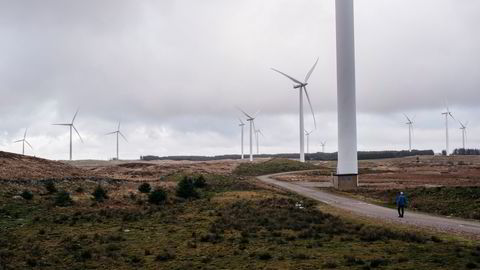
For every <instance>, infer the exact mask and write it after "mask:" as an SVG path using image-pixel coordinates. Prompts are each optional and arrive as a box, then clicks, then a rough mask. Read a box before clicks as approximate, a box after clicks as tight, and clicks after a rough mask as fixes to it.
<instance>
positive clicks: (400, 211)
mask: <svg viewBox="0 0 480 270" xmlns="http://www.w3.org/2000/svg"><path fill="white" fill-rule="evenodd" d="M404 213H405V207H404V206H399V207H398V216H399V217H403V214H404Z"/></svg>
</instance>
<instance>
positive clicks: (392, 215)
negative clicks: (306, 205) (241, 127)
mask: <svg viewBox="0 0 480 270" xmlns="http://www.w3.org/2000/svg"><path fill="white" fill-rule="evenodd" d="M291 173H298V172H290V173H280V174H272V175H264V176H259V177H258V179H259V180H260V181H262V182H265V183H267V184H269V185H273V186H276V187H280V188H283V189H287V190H289V191H292V192H295V193H298V194H300V195H302V196H305V197H308V198H311V199H314V200H317V201H320V202H323V203H326V204H329V205H331V206H334V207H338V208H340V209H344V210H347V211H350V212H353V213H355V214H359V215H362V216H366V217H370V218H376V219H382V220H385V221H390V222H396V223H400V224H407V225H411V226H416V227H423V228H430V229H435V230H439V231H443V232H453V233H462V234H469V235H474V236H476V237H478V236H480V222H475V221H469V220H462V219H457V218H448V217H439V216H432V215H428V214H422V213H418V212H414V213H413V212H410V211H408V209H407V210H406V212H405V217H404V218H399V217H398V214H397V211H396V209H391V208H386V207H382V206H378V205H373V204H369V203H366V202H363V201H359V200H355V199H351V198H346V197H342V196H338V195H335V194H331V193H328V192H324V191H321V190H318V189H317V188H316V187H315V186H313V187H310V186H308V185H305V184H304V183H303V184H302V183H295V182H285V181H278V180H275V179H274V178H275V177H278V176H282V175H287V174H291Z"/></svg>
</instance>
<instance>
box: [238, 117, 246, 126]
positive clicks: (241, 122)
mask: <svg viewBox="0 0 480 270" xmlns="http://www.w3.org/2000/svg"><path fill="white" fill-rule="evenodd" d="M238 121H240V126H244V125H245V123H243V121H242V119H240V117H239V118H238Z"/></svg>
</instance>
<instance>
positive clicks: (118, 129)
mask: <svg viewBox="0 0 480 270" xmlns="http://www.w3.org/2000/svg"><path fill="white" fill-rule="evenodd" d="M117 131H120V121H118V128H117Z"/></svg>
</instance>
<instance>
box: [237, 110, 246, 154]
mask: <svg viewBox="0 0 480 270" xmlns="http://www.w3.org/2000/svg"><path fill="white" fill-rule="evenodd" d="M238 120H239V121H240V124H238V126H239V127H240V129H241V132H242V133H241V134H242V135H241V149H242V159H244V157H243V128H244V127H245V123H244V122H243V121H242V119H240V118H238Z"/></svg>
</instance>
